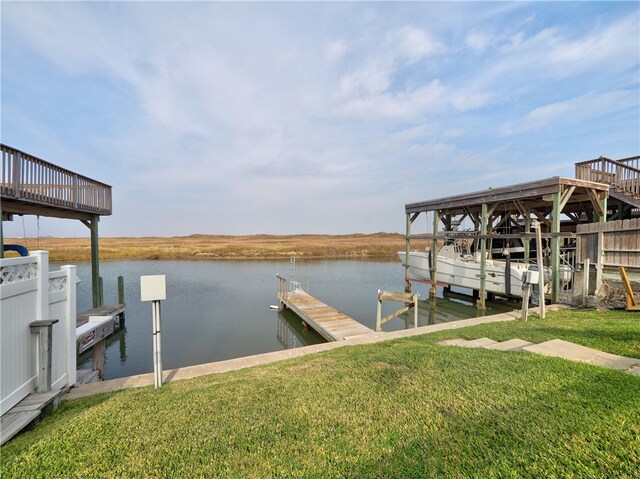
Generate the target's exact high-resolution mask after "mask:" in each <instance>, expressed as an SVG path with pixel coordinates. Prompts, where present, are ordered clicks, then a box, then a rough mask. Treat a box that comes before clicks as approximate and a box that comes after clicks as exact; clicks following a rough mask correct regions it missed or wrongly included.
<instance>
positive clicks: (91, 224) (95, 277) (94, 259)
mask: <svg viewBox="0 0 640 479" xmlns="http://www.w3.org/2000/svg"><path fill="white" fill-rule="evenodd" d="M99 221H100V216H98V215H93V218H92V219H91V221H82V223H83V224H84V225H85V226H87V227H88V228H89V229H90V231H91V291H92V297H93V307H94V308H98V307H100V306H102V302H101V299H100V296H101V295H100V248H99V245H98V222H99Z"/></svg>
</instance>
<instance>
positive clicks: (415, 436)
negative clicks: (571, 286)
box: [1, 312, 640, 478]
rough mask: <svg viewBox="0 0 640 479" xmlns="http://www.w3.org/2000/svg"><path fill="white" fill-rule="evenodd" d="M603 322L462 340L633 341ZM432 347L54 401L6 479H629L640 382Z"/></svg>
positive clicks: (20, 447) (387, 348) (473, 331)
mask: <svg viewBox="0 0 640 479" xmlns="http://www.w3.org/2000/svg"><path fill="white" fill-rule="evenodd" d="M600 314H601V313H600ZM601 316H602V319H597V318H595V316H594V317H591V316H590V315H589V314H588V313H582V312H575V313H574V312H562V313H551V314H549V318H548V319H546V320H544V324H542V321H541V320H533V321H531V322H530V323H528V324H527V325H526V326H525V329H518V328H519V327H520V326H521V324H519V323H513V322H510V323H503V324H499V323H495V324H491V325H487V326H486V328H485V329H479V327H476V328H467V329H461V330H457V331H456V334H457V335H459V336H462V337H467V336H468V337H476V336H477V335H478V334H482V335H487V336H489V337H494V338H496V339H498V337H501V336H500V335H502V334H503V335H504V338H506V337H507V336H509V337H513V334H509V333H508V328H509V327H512V328H514V331H517V336H519V337H522V336H523V332H527V331H529V332H530V333H531V334H532V335H540V337H542V336H544V335H546V334H547V333H550V331H551V330H552V329H555V332H556V333H558V334H559V337H561V338H563V339H569V340H572V339H575V338H577V337H579V336H580V337H582V338H588V337H590V336H591V334H586V333H585V334H582V335H580V334H578V333H579V329H583V330H584V331H592V332H593V334H594V336H598V335H599V334H600V333H602V331H607V335H608V336H609V339H610V341H609V340H607V342H603V343H600V344H601V345H605V344H609V345H610V346H611V347H612V348H613V350H612V351H611V352H619V351H623V350H626V349H627V346H626V345H625V343H627V342H628V338H627V335H628V334H635V335H636V337H637V336H638V335H640V326H639V325H638V324H639V323H638V322H635V323H633V322H628V320H629V319H630V318H623V319H622V320H620V319H619V318H620V317H619V316H617V315H616V314H613V313H607V314H601ZM535 323H540V324H535ZM603 325H606V326H603ZM617 326H620V331H622V332H621V334H620V335H618V334H616V331H617V329H616V328H617ZM503 328H507V329H503ZM593 328H596V329H593ZM603 328H604V329H603ZM467 333H468V334H467ZM444 336H445V335H444V334H440V337H444ZM556 337H558V336H556ZM436 339H438V337H437V336H436V335H433V336H432V335H424V336H418V337H413V338H407V339H402V340H394V341H388V342H383V343H378V344H374V345H363V346H354V347H348V348H340V349H337V350H333V351H329V352H325V353H321V354H315V355H312V356H307V357H303V358H298V359H295V360H289V361H284V362H280V363H274V364H270V365H266V366H262V367H256V368H251V369H246V370H242V371H235V372H231V373H226V374H220V375H212V376H205V377H201V378H197V379H193V380H188V381H179V382H175V383H169V384H167V385H165V386H164V387H163V388H162V389H160V390H157V391H155V390H153V389H151V388H143V389H131V390H126V391H121V392H118V393H111V394H103V395H98V396H93V397H89V398H85V399H80V400H76V401H70V402H63V403H62V406H61V407H60V409H58V411H56V412H55V413H53V414H52V415H50V416H49V417H48V418H46V420H45V421H44V422H43V423H42V424H41V425H40V426H39V427H37V428H36V429H35V430H33V431H31V432H28V433H25V434H22V435H21V436H18V437H17V438H15V439H14V440H13V441H11V442H10V443H9V444H8V445H6V446H5V447H3V448H2V451H1V452H2V465H1V472H2V477H3V478H5V477H7V478H8V477H114V478H115V477H118V478H119V477H189V478H191V477H259V478H263V477H317V478H325V477H358V478H359V477H373V478H388V477H402V478H404V477H531V478H534V477H535V478H537V477H576V478H578V477H579V478H602V477H608V478H632V477H637V471H638V470H639V468H640V458H639V454H640V408H638V398H640V379H639V378H637V377H633V376H630V375H628V374H624V373H621V372H618V371H611V370H607V369H603V368H600V367H596V366H591V365H586V364H579V363H572V362H569V361H564V360H561V359H557V358H548V357H543V356H538V355H534V354H528V353H508V352H500V351H491V350H484V349H465V348H456V347H443V346H438V345H436V344H434V341H435V340H436ZM588 341H590V340H588Z"/></svg>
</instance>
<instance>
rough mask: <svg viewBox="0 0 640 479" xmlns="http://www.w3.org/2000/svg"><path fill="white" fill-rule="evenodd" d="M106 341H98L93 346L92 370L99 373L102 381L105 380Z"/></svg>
mask: <svg viewBox="0 0 640 479" xmlns="http://www.w3.org/2000/svg"><path fill="white" fill-rule="evenodd" d="M106 342H107V340H106V339H103V340H102V341H98V342H97V343H96V344H94V345H93V356H92V359H91V369H93V370H94V371H98V376H99V377H100V379H104V356H105V350H106V347H105V346H106Z"/></svg>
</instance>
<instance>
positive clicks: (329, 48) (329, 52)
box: [324, 40, 348, 62]
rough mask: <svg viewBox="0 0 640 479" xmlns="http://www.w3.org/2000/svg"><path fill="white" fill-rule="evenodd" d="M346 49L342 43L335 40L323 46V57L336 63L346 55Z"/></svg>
mask: <svg viewBox="0 0 640 479" xmlns="http://www.w3.org/2000/svg"><path fill="white" fill-rule="evenodd" d="M347 51H348V48H347V46H346V45H345V43H344V42H342V41H340V40H335V41H333V42H331V43H328V44H327V45H325V46H324V57H325V58H326V59H327V60H328V61H330V62H333V61H337V60H339V59H340V58H342V57H343V56H344V55H345V53H347Z"/></svg>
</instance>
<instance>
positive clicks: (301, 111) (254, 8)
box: [2, 2, 640, 234]
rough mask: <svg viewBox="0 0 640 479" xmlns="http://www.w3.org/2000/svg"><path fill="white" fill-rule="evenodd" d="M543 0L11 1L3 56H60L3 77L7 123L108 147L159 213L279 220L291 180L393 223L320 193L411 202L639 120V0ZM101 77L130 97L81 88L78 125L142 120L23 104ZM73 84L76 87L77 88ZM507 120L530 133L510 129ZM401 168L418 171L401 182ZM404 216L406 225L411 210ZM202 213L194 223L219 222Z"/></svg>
mask: <svg viewBox="0 0 640 479" xmlns="http://www.w3.org/2000/svg"><path fill="white" fill-rule="evenodd" d="M539 8H540V9H541V8H543V7H538V6H537V4H535V3H534V4H532V5H525V4H511V3H498V4H491V5H487V4H483V5H480V4H467V3H454V4H448V3H442V4H440V3H438V4H429V8H425V5H424V4H420V3H415V4H414V3H399V4H395V3H389V4H385V5H382V4H377V3H371V4H366V5H362V4H359V3H353V4H351V3H347V4H344V3H337V4H331V3H312V4H289V3H282V4H269V5H268V6H265V5H262V4H260V3H255V4H237V3H233V2H231V3H217V2H211V3H209V2H201V3H200V2H196V3H193V4H189V5H187V6H185V5H184V4H181V3H179V2H157V3H146V2H140V3H136V2H129V3H127V2H124V3H118V2H116V3H112V4H104V3H99V2H95V3H90V2H86V3H46V2H41V3H37V2H33V3H25V4H19V3H15V2H14V3H12V2H10V3H7V4H6V5H5V4H3V18H2V27H3V29H2V32H3V33H2V35H3V39H2V40H3V66H4V67H7V66H15V65H13V64H11V63H10V62H12V61H13V62H15V60H12V56H11V55H7V54H6V53H7V52H9V53H13V52H12V51H10V49H11V48H14V47H15V45H19V46H20V48H21V49H22V50H19V51H17V53H14V56H18V54H20V55H22V54H23V53H24V55H23V56H20V61H24V62H30V64H29V66H31V64H34V65H37V66H39V67H40V71H42V70H43V67H42V65H45V68H46V69H49V70H50V71H51V77H52V81H51V84H49V83H48V82H47V79H44V80H43V79H42V78H38V80H40V82H39V83H35V81H34V78H35V75H32V74H31V72H30V70H29V69H27V68H25V69H24V71H25V72H27V71H29V74H27V73H24V75H23V77H21V78H20V80H21V82H22V84H21V85H20V88H19V90H20V91H24V92H27V93H25V94H21V93H20V92H18V93H16V92H14V91H12V89H15V88H16V87H15V86H13V85H12V84H11V83H10V82H7V81H6V80H5V79H4V78H3V103H5V102H6V106H5V105H3V113H2V115H3V136H4V135H5V132H6V131H10V132H12V133H10V134H11V135H12V136H15V133H13V132H15V131H17V130H20V129H22V130H24V131H35V132H36V134H37V136H38V147H39V148H40V152H41V154H42V155H43V156H44V157H45V158H47V154H46V153H47V151H49V152H55V151H58V152H63V151H69V150H70V151H73V152H75V154H74V155H69V157H71V156H74V158H78V159H81V158H83V157H92V158H93V157H95V156H99V157H100V158H104V159H105V161H104V163H105V166H104V169H103V170H102V171H108V170H111V171H114V172H115V171H117V174H116V173H112V178H113V179H116V180H117V183H121V184H115V185H114V186H115V187H116V190H115V191H116V192H117V194H118V195H129V196H127V198H126V199H122V198H121V197H120V196H119V198H120V199H119V200H118V201H119V202H120V203H119V204H127V203H130V204H136V206H137V208H138V210H139V211H140V214H143V213H144V212H145V208H147V209H150V208H153V204H151V203H150V204H149V205H148V206H146V204H147V202H146V201H141V200H140V195H141V194H150V192H152V191H155V192H156V193H154V194H157V195H158V197H161V196H162V195H163V194H170V193H176V192H180V191H189V192H190V193H189V195H190V196H189V201H194V202H196V203H197V205H198V208H201V210H202V211H203V212H207V214H209V213H210V214H211V222H212V224H214V225H216V226H212V227H211V228H218V227H220V228H222V226H220V225H224V227H225V228H228V229H227V231H228V232H233V228H234V227H238V223H234V224H231V223H229V225H227V223H226V222H227V220H228V221H230V222H232V219H233V218H243V217H244V215H243V214H242V212H251V214H252V215H253V216H260V217H261V218H262V217H265V218H266V217H267V216H268V212H267V209H275V208H279V207H287V204H286V203H287V201H286V200H282V199H281V198H280V197H279V195H274V194H273V192H274V191H287V195H286V197H287V198H304V202H303V203H302V204H303V205H304V208H305V211H307V212H308V214H307V216H308V217H309V218H315V217H316V216H318V217H320V216H321V217H331V216H332V215H335V217H336V219H335V221H334V222H332V223H331V225H330V226H331V227H332V228H333V227H335V228H339V226H337V225H338V224H341V225H348V228H350V229H356V230H357V229H359V230H366V229H368V228H374V229H384V228H386V227H383V226H378V225H376V226H373V225H367V224H364V223H357V221H358V220H359V218H360V216H358V215H356V216H358V219H356V220H355V221H354V219H353V218H348V217H346V216H345V215H346V213H345V212H343V211H340V212H338V213H335V212H328V210H326V207H325V206H326V205H324V204H323V202H322V201H320V200H318V198H329V197H331V198H337V197H340V198H341V199H344V200H345V201H343V202H342V204H345V203H349V204H360V203H359V202H360V201H361V198H371V197H374V196H375V195H376V194H377V193H378V192H379V191H380V190H381V189H385V190H387V191H393V192H394V194H395V195H396V197H395V198H390V201H394V202H395V203H397V204H400V205H401V204H402V202H403V201H405V200H407V201H408V200H409V199H410V198H408V197H405V195H408V194H409V193H410V192H413V193H415V194H416V195H418V198H417V199H423V198H425V197H430V196H433V195H436V194H440V193H445V190H446V188H449V189H451V188H453V186H451V185H455V188H456V189H462V188H464V187H465V185H467V184H473V183H474V182H475V181H476V179H477V178H479V172H480V171H481V168H486V169H488V170H491V172H493V170H492V169H493V168H496V169H500V170H501V171H504V168H500V167H501V165H502V166H504V164H506V163H509V162H512V163H513V165H512V169H513V170H514V171H516V170H517V171H518V174H520V173H521V172H522V171H524V170H523V169H522V168H520V166H522V164H523V163H524V162H525V161H524V159H523V158H525V157H526V161H527V162H529V163H530V162H531V160H535V159H536V158H538V159H543V160H544V159H546V158H547V156H545V155H548V149H552V150H553V152H554V154H555V157H556V158H557V157H558V154H557V152H558V151H560V152H561V153H562V152H563V151H565V150H568V149H571V151H575V144H569V143H568V144H567V145H551V146H546V144H547V143H553V138H552V139H550V140H549V139H547V140H546V142H542V141H541V142H537V140H538V137H539V136H540V135H538V134H537V133H538V132H545V131H546V130H545V129H546V128H548V127H551V126H553V125H559V124H562V125H565V126H567V127H573V128H575V129H577V126H576V125H579V124H580V121H581V119H583V118H589V119H598V118H599V117H600V116H601V115H603V114H610V113H612V112H619V111H621V110H624V109H627V110H625V111H627V112H630V113H629V114H628V115H627V118H626V119H627V120H628V117H631V116H632V113H633V112H634V110H633V108H635V109H636V110H635V111H637V109H638V104H639V103H640V102H639V101H638V95H637V93H635V94H634V91H633V89H634V88H636V89H637V87H638V78H637V65H638V54H639V52H638V51H639V50H640V48H639V47H638V42H637V38H638V26H637V25H636V24H634V20H635V19H637V9H636V10H634V12H635V14H636V16H635V17H634V15H633V14H632V15H628V16H627V17H624V16H621V15H622V14H619V13H618V14H616V15H617V16H614V15H604V14H603V15H602V18H600V19H588V20H584V19H580V20H579V21H578V22H574V21H573V20H565V19H563V18H561V17H558V18H557V20H554V22H553V24H551V23H544V22H541V21H540V20H537V19H536V17H535V15H534V16H532V15H528V12H529V11H537V10H538V9H539ZM544 8H557V9H564V8H565V7H564V6H563V5H556V4H553V6H549V5H547V6H545V7H544ZM566 8H569V7H566ZM572 8H573V7H572ZM575 8H582V7H580V6H578V7H575ZM620 8H621V7H620ZM522 10H525V14H526V22H524V23H523V21H522V20H521V17H523V15H521V11H522ZM621 11H622V12H623V14H624V11H626V10H625V9H622V8H621ZM514 12H515V13H514ZM547 16H548V15H545V18H546V17H547ZM539 17H540V18H541V17H542V16H539ZM25 24H28V25H29V28H23V25H25ZM596 24H597V25H600V28H592V27H593V25H596ZM11 45H13V46H11ZM26 45H28V46H26ZM478 53H482V54H481V55H480V54H478ZM7 71H8V70H7ZM11 71H12V75H16V74H17V70H16V69H15V68H12V70H11ZM585 73H586V75H584V74H585ZM581 75H583V76H581ZM587 76H588V80H586V81H585V80H584V78H586V77H587ZM5 78H6V77H5ZM15 78H17V77H15ZM612 78H615V82H614V80H613V79H612ZM563 81H564V83H563ZM94 83H95V84H96V85H100V86H101V87H102V90H101V91H105V90H108V91H111V92H114V95H116V96H120V95H121V98H126V102H127V108H126V109H124V110H126V111H124V110H123V109H121V110H118V109H117V108H118V107H116V106H114V105H111V104H109V102H107V101H105V102H104V105H102V106H101V108H103V110H99V111H89V110H86V109H83V106H82V105H83V101H82V95H84V94H86V92H81V91H78V92H77V94H78V102H77V106H76V104H74V106H73V108H72V109H71V110H70V112H71V115H70V116H72V117H73V118H72V119H73V120H74V121H75V122H77V123H81V122H86V123H88V124H91V125H92V126H93V125H94V123H93V122H94V119H95V117H97V116H99V115H101V114H103V113H105V112H106V113H107V114H105V115H104V116H105V117H108V118H118V119H119V120H118V122H120V123H121V124H123V125H125V126H122V127H121V128H118V129H109V132H108V133H105V132H104V131H102V130H101V129H100V125H98V127H96V128H94V133H93V135H92V137H91V138H88V139H87V138H85V139H83V141H82V142H81V141H79V140H78V139H77V138H76V136H75V132H74V131H73V127H70V126H69V125H59V124H56V122H55V121H52V120H51V116H49V117H47V116H41V117H38V112H37V111H36V110H37V109H34V108H32V107H31V106H32V105H29V104H23V103H20V101H21V100H20V97H21V95H22V96H26V95H27V94H28V92H29V91H31V90H30V89H33V88H43V89H44V90H47V93H49V92H51V95H50V106H49V104H48V105H47V106H48V107H49V108H50V109H56V108H58V107H59V106H60V104H62V101H63V100H61V99H60V100H59V99H57V97H56V96H55V92H56V88H59V89H60V90H61V91H64V90H65V88H66V89H72V88H73V86H74V85H76V84H94ZM636 91H637V90H636ZM566 92H570V93H566ZM588 92H591V93H588ZM64 93H65V94H66V98H69V97H74V98H75V96H74V95H75V94H76V92H75V91H71V92H69V91H64ZM123 102H124V100H123ZM86 103H89V102H86ZM91 104H92V105H93V104H95V102H94V103H91ZM488 105H491V108H483V107H486V106H488ZM63 106H65V105H63ZM16 111H18V112H21V114H22V116H24V117H25V118H23V119H19V118H20V115H15V114H13V113H11V112H16ZM616 118H617V119H618V121H619V123H617V124H615V125H614V124H611V125H610V124H609V123H606V124H605V123H602V130H603V132H604V134H603V136H606V132H609V135H608V138H612V135H611V131H615V132H616V134H618V133H619V136H618V137H617V138H619V139H618V140H616V141H611V144H613V145H627V144H629V143H633V140H634V139H636V142H635V144H636V145H637V136H638V134H637V130H638V124H637V123H638V122H637V121H636V122H635V123H634V122H633V121H627V122H626V124H622V125H621V124H620V121H621V120H620V116H615V115H614V119H616ZM18 122H19V124H18ZM61 123H62V122H61ZM20 125H23V126H24V128H18V126H20ZM504 125H507V127H505V126H504ZM32 126H33V128H32ZM501 127H502V128H503V130H502V131H504V129H505V128H506V129H508V130H509V131H510V132H511V133H516V132H517V133H521V135H520V136H518V137H517V141H516V139H512V141H513V143H509V142H506V143H505V141H506V140H505V137H504V136H500V134H499V131H498V130H499V129H500V128H501ZM65 128H66V130H65ZM69 131H71V133H69ZM497 131H498V133H496V132H497ZM530 133H536V135H530ZM65 135H66V136H65ZM32 136H33V135H32ZM532 136H535V142H534V143H532V140H531V138H530V137H532ZM3 141H6V140H5V138H3ZM595 142H598V149H597V151H596V152H595V153H594V154H593V155H592V156H597V155H598V154H600V153H603V152H604V153H607V154H611V155H613V154H615V153H611V152H610V151H609V150H607V151H602V149H603V148H604V146H600V138H581V139H580V147H581V148H582V151H584V150H587V149H588V148H589V147H590V146H591V145H593V144H594V143H595ZM56 143H59V145H56ZM543 143H544V144H545V146H544V147H543V146H541V145H542V144H543ZM470 144H472V145H473V147H468V146H466V147H465V145H470ZM60 145H62V146H60ZM87 145H88V146H87ZM15 146H17V147H20V146H21V145H15ZM545 148H546V149H545ZM96 152H98V153H99V154H98V155H96V154H95V153H96ZM630 153H633V152H630ZM572 154H574V155H577V154H578V153H572ZM78 161H79V160H78ZM545 161H546V160H545ZM501 162H502V163H501ZM427 164H428V165H433V164H436V165H437V169H438V170H437V171H438V176H437V177H435V176H434V178H433V180H429V181H430V182H431V183H429V185H430V188H432V189H428V188H426V187H425V177H424V175H421V174H419V173H420V172H423V171H426V170H425V166H426V165H427ZM80 166H82V165H80ZM397 168H404V169H405V170H406V171H407V172H413V175H412V176H411V175H405V177H401V176H398V175H397V174H395V173H396V170H397ZM79 169H80V170H82V168H79ZM98 171H100V170H98ZM449 174H450V175H452V178H449V177H448V176H446V175H449ZM522 174H524V173H522ZM486 175H490V173H486ZM407 176H411V178H410V179H409V180H407V179H406V177H407ZM453 176H455V178H453ZM488 177H489V176H486V177H485V176H483V177H482V178H483V179H485V180H486V178H488ZM443 178H446V181H444V180H443ZM99 179H102V177H100V178H99ZM113 182H114V183H116V181H113ZM445 183H446V184H447V186H446V187H445V186H443V185H444V184H445ZM480 187H481V185H478V188H480ZM478 188H475V189H478ZM446 193H448V191H446ZM136 195H138V196H136ZM194 198H195V199H194ZM185 201H186V200H185ZM395 203H394V204H395ZM160 204H161V205H163V207H164V206H166V207H167V208H178V206H179V205H177V204H176V205H172V204H171V202H170V201H169V200H162V201H159V202H158V205H160ZM220 205H234V206H233V207H230V206H225V207H224V208H222V207H220V208H218V207H219V206H220ZM183 209H184V207H183ZM218 209H220V210H224V214H223V213H222V212H218V211H217V210H218ZM254 209H255V212H254V211H253V210H254ZM401 209H402V208H401V207H400V210H401ZM181 211H182V210H181ZM146 213H147V214H148V215H149V216H151V214H150V213H149V211H147V212H146ZM119 214H120V213H119ZM163 214H164V216H167V215H173V216H181V212H177V211H169V210H167V211H166V212H163ZM130 216H133V215H130ZM157 216H158V217H160V216H162V215H161V214H157ZM120 217H121V216H118V218H120ZM118 218H116V217H114V221H115V222H116V223H117V222H118V221H119V220H118ZM397 219H398V222H399V223H400V227H402V221H403V215H402V213H401V212H400V213H399V214H398V218H397ZM381 221H388V224H394V223H393V221H395V219H386V220H382V219H381ZM184 223H185V224H187V223H188V221H187V219H184ZM310 223H311V222H310ZM192 224H193V225H195V226H192V230H191V231H186V230H183V231H180V233H191V232H193V229H198V228H199V227H200V226H199V224H198V223H195V222H193V223H192ZM134 226H135V225H134ZM134 226H132V228H133V227H134ZM241 226H242V227H243V228H246V227H249V226H247V222H246V221H245V222H244V223H242V225H241ZM285 228H286V227H285ZM291 228H294V229H295V226H291ZM325 228H328V226H327V224H326V223H325V224H323V225H320V224H319V225H318V226H317V229H320V230H322V229H325ZM120 232H123V233H124V232H127V229H126V228H125V227H124V226H123V227H122V228H121V229H120ZM133 232H135V233H138V234H144V233H145V232H143V231H139V232H138V231H134V230H132V233H131V234H133ZM248 232H256V231H248ZM176 233H178V232H176Z"/></svg>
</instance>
